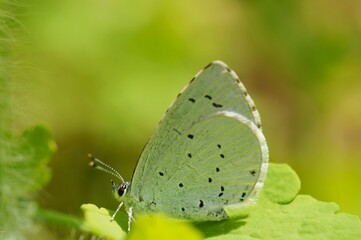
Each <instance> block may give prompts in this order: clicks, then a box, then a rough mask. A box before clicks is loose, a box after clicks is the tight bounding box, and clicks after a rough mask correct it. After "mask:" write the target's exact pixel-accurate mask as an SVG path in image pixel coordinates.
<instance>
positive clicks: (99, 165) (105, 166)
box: [88, 153, 125, 183]
mask: <svg viewBox="0 0 361 240" xmlns="http://www.w3.org/2000/svg"><path fill="white" fill-rule="evenodd" d="M88 157H89V158H90V162H89V166H91V167H93V168H96V169H99V170H102V171H103V172H107V173H109V174H111V175H113V176H115V177H117V178H119V179H120V180H121V181H122V183H124V182H125V181H124V179H123V178H122V176H121V175H120V174H119V173H118V172H117V171H116V170H115V169H114V168H112V167H111V166H109V165H108V164H106V163H104V162H102V161H101V160H99V159H97V158H96V157H94V156H93V155H92V154H90V153H89V154H88Z"/></svg>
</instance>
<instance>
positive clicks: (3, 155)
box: [0, 126, 55, 239]
mask: <svg viewBox="0 0 361 240" xmlns="http://www.w3.org/2000/svg"><path fill="white" fill-rule="evenodd" d="M1 143H2V144H1V146H0V219H1V221H0V238H1V239H22V238H24V230H30V229H31V228H32V227H33V223H32V217H33V215H34V214H35V212H36V209H37V204H36V203H35V201H34V200H33V196H34V193H36V192H37V191H39V190H40V189H41V188H42V187H43V186H44V185H45V184H46V183H47V182H48V181H49V179H50V171H49V169H48V167H47V163H48V160H49V159H50V157H51V155H52V153H53V152H54V150H55V143H54V142H53V141H52V140H51V136H50V134H49V132H48V131H47V130H46V129H45V128H44V127H41V126H36V127H33V128H31V129H28V130H26V131H24V132H23V134H22V135H21V136H20V137H13V136H11V135H10V134H9V133H4V132H2V133H1Z"/></svg>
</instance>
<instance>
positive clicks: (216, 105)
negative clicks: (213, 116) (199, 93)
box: [212, 102, 223, 108]
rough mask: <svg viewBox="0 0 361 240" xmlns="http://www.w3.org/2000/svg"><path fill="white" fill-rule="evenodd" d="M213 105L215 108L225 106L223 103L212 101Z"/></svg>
mask: <svg viewBox="0 0 361 240" xmlns="http://www.w3.org/2000/svg"><path fill="white" fill-rule="evenodd" d="M212 105H213V107H215V108H221V107H223V105H222V104H218V103H215V102H214V103H212Z"/></svg>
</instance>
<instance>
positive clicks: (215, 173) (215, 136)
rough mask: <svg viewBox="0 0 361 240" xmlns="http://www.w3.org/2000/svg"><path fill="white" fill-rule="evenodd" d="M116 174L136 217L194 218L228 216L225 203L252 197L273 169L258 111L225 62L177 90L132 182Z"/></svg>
mask: <svg viewBox="0 0 361 240" xmlns="http://www.w3.org/2000/svg"><path fill="white" fill-rule="evenodd" d="M90 157H91V159H92V161H91V165H92V166H94V167H96V168H98V169H101V170H103V171H106V172H108V173H110V174H112V175H114V176H116V177H117V178H118V179H119V180H120V181H121V183H120V184H117V183H114V182H113V181H112V185H113V194H114V196H115V197H116V199H117V200H119V201H120V204H119V206H118V208H117V210H116V211H115V213H114V214H113V216H112V219H114V217H115V215H116V213H117V212H118V211H119V209H120V208H121V207H122V206H123V204H124V205H125V208H126V211H127V212H128V231H130V223H131V221H132V219H133V214H134V215H136V214H140V213H152V212H162V213H164V214H166V215H168V216H170V217H174V218H179V219H189V220H191V221H218V220H223V219H227V218H228V215H227V213H226V211H225V207H226V206H230V205H239V206H242V205H245V204H249V203H250V202H252V201H254V199H255V197H256V195H257V193H258V192H259V190H260V189H261V188H262V186H263V183H264V180H265V178H266V173H267V168H268V158H269V156H268V147H267V143H266V140H265V137H264V135H263V132H262V127H261V119H260V115H259V113H258V111H257V108H256V106H255V104H254V102H253V100H252V99H251V97H250V96H249V94H248V92H247V91H246V89H245V87H244V86H243V84H242V83H241V82H240V80H239V78H238V76H237V75H236V73H235V72H233V71H232V70H231V69H230V68H228V66H227V65H226V64H224V63H223V62H221V61H213V62H211V63H210V64H208V65H207V66H206V67H205V68H203V69H202V70H201V71H200V72H198V73H197V74H196V75H195V76H194V77H193V78H192V80H191V81H190V82H189V84H188V85H187V86H186V87H185V88H184V89H183V90H182V91H181V92H180V93H179V94H178V96H177V98H176V99H175V101H174V102H173V103H172V104H171V106H170V107H169V108H168V110H167V111H166V113H165V115H164V116H163V118H162V120H161V121H160V122H159V124H158V126H157V128H156V129H155V131H154V132H153V134H152V136H151V137H150V139H149V140H148V143H147V144H146V146H145V148H144V150H143V152H142V154H141V156H140V159H139V161H138V164H137V166H136V169H135V170H134V173H133V177H132V182H131V183H130V182H127V181H124V179H123V178H122V177H121V175H120V174H119V173H118V172H117V171H116V170H115V169H113V168H112V167H110V166H109V165H107V164H105V163H104V162H102V161H100V160H98V159H96V158H94V157H93V156H90Z"/></svg>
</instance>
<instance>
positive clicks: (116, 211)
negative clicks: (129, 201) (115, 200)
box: [110, 202, 123, 221]
mask: <svg viewBox="0 0 361 240" xmlns="http://www.w3.org/2000/svg"><path fill="white" fill-rule="evenodd" d="M122 206H123V202H121V203H120V204H119V206H118V208H117V210H115V212H114V214H113V215H112V218H111V219H110V221H113V220H114V218H115V215H117V213H118V212H119V210H120V208H121V207H122Z"/></svg>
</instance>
